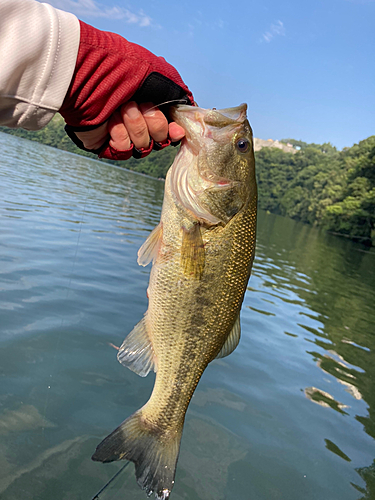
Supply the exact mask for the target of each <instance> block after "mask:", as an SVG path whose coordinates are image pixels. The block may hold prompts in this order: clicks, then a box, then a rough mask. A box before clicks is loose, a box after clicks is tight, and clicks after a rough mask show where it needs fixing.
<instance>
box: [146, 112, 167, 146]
mask: <svg viewBox="0 0 375 500" xmlns="http://www.w3.org/2000/svg"><path fill="white" fill-rule="evenodd" d="M139 109H140V111H141V113H142V115H143V118H144V120H145V122H146V125H147V128H148V133H149V134H150V136H151V137H152V138H153V139H154V141H156V142H164V141H165V140H166V139H167V138H168V120H167V119H166V117H165V116H164V115H163V113H162V112H161V111H160V109H158V108H156V107H155V106H154V105H153V104H152V103H151V102H149V103H143V104H140V106H139Z"/></svg>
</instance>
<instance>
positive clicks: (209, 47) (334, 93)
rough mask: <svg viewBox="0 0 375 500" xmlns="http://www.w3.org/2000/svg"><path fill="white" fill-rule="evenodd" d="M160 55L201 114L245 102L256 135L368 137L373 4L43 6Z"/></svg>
mask: <svg viewBox="0 0 375 500" xmlns="http://www.w3.org/2000/svg"><path fill="white" fill-rule="evenodd" d="M47 1H48V2H49V3H51V4H52V5H54V6H56V7H59V8H61V9H63V10H68V11H70V12H73V13H74V14H76V15H77V17H79V18H80V19H82V20H83V21H85V22H87V23H89V24H91V25H93V26H95V27H97V28H99V29H103V30H106V31H113V32H116V33H119V34H120V35H122V36H124V37H125V38H127V39H128V40H130V41H133V42H136V43H138V44H140V45H143V46H145V47H147V48H148V49H149V50H151V51H152V52H154V53H155V54H157V55H162V56H163V57H165V59H166V60H167V61H168V62H170V63H171V64H173V65H174V66H175V67H176V68H177V69H178V70H179V72H180V73H181V75H182V77H183V79H184V80H185V82H186V83H187V84H188V85H189V87H190V88H191V90H192V92H193V94H194V97H195V100H196V101H197V102H198V104H199V105H200V106H201V107H205V108H210V107H216V108H224V107H231V106H236V105H238V104H240V103H241V102H247V103H248V106H249V108H248V116H249V120H250V123H251V124H252V127H253V130H254V135H255V136H256V137H259V138H262V139H268V138H272V139H283V138H289V137H290V138H294V139H301V140H303V141H306V142H316V143H323V142H331V143H332V144H333V145H334V146H336V147H338V148H339V149H341V148H343V147H345V146H352V145H353V144H354V143H356V142H358V141H360V140H363V139H365V138H366V137H368V136H370V135H373V134H375V0H314V1H312V0H299V1H298V0H285V1H283V2H280V1H276V0H262V1H257V2H255V1H254V0H237V1H235V2H234V1H226V2H222V1H220V0H216V1H212V0H206V1H203V0H201V1H198V0H189V1H188V2H187V1H179V0H174V1H169V0H164V1H162V0H130V1H129V2H124V1H121V0H100V1H99V0H98V1H97V0H47Z"/></svg>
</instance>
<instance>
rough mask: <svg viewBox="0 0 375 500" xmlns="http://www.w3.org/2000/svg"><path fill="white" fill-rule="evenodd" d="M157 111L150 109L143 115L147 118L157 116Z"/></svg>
mask: <svg viewBox="0 0 375 500" xmlns="http://www.w3.org/2000/svg"><path fill="white" fill-rule="evenodd" d="M155 113H156V109H155V108H148V109H146V111H143V115H145V116H155Z"/></svg>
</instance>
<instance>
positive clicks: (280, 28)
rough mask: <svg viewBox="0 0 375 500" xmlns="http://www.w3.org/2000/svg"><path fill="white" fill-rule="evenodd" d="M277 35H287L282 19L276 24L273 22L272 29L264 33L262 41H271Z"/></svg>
mask: <svg viewBox="0 0 375 500" xmlns="http://www.w3.org/2000/svg"><path fill="white" fill-rule="evenodd" d="M275 36H285V28H284V23H283V22H282V21H276V23H275V24H271V26H270V29H269V30H268V31H266V32H265V33H263V35H262V40H261V41H265V42H267V43H269V42H270V41H271V40H272V39H273V38H275Z"/></svg>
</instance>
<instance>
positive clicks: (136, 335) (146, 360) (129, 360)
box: [117, 316, 156, 377]
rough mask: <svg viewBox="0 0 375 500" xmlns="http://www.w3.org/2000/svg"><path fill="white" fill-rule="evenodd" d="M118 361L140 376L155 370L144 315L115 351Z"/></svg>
mask: <svg viewBox="0 0 375 500" xmlns="http://www.w3.org/2000/svg"><path fill="white" fill-rule="evenodd" d="M117 359H118V360H119V362H120V363H121V364H122V365H124V366H127V367H128V368H129V369H130V370H132V371H133V372H135V373H137V374H138V375H140V376H141V377H145V376H146V375H147V374H148V373H149V372H150V371H151V370H154V372H156V365H155V355H154V350H153V348H152V344H151V340H150V337H149V335H148V332H147V322H146V316H145V317H144V318H143V319H142V320H141V321H140V322H139V323H138V324H137V325H135V327H134V328H133V330H132V331H131V332H130V333H129V335H128V336H127V337H126V339H125V340H124V342H123V343H122V346H121V347H120V349H119V351H118V353H117Z"/></svg>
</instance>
